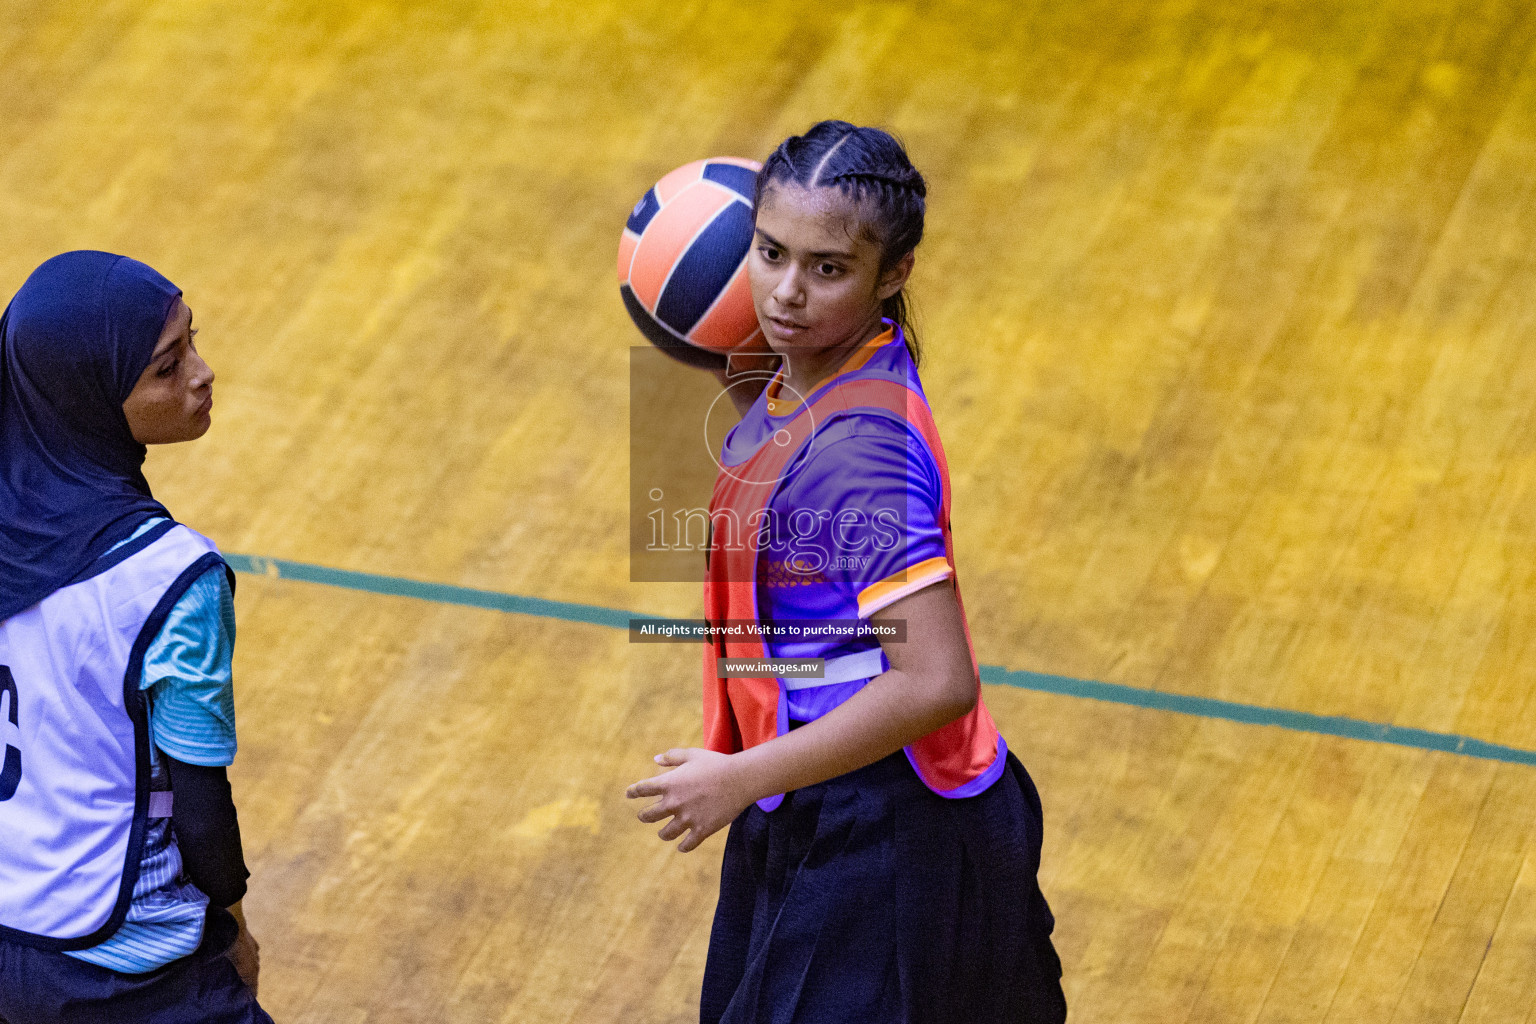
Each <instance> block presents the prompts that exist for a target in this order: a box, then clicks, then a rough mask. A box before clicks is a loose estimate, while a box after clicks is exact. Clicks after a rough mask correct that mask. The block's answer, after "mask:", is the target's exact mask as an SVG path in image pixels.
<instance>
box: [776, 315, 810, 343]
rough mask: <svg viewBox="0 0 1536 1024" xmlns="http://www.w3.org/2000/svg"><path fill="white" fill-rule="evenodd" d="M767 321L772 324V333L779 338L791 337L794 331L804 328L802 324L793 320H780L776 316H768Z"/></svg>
mask: <svg viewBox="0 0 1536 1024" xmlns="http://www.w3.org/2000/svg"><path fill="white" fill-rule="evenodd" d="M768 323H769V324H771V325H772V327H773V330H774V333H775V334H777V335H778V336H779V337H781V338H788V337H792V336H793V335H794V334H795V333H796V332H798V331H803V330H805V325H804V324H797V323H795V322H794V321H793V320H781V319H779V318H778V317H776V316H770V317H769V318H768Z"/></svg>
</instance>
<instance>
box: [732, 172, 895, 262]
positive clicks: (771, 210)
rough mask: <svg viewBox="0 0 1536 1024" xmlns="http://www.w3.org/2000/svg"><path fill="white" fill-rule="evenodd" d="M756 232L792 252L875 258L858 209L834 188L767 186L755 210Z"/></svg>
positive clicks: (788, 184)
mask: <svg viewBox="0 0 1536 1024" xmlns="http://www.w3.org/2000/svg"><path fill="white" fill-rule="evenodd" d="M757 228H758V230H759V231H762V232H763V233H764V234H767V235H770V236H772V238H773V240H774V241H776V242H778V243H779V244H781V245H783V246H786V247H787V248H788V249H790V250H791V251H796V252H798V251H805V252H846V253H850V254H852V255H854V256H855V257H860V256H865V255H871V254H873V255H878V246H876V245H875V243H874V242H873V241H871V240H870V239H869V237H868V232H866V231H865V230H864V222H863V218H862V217H861V216H860V215H859V208H858V206H857V205H856V204H855V203H854V202H853V200H852V199H850V198H848V197H847V196H845V195H844V194H843V193H842V191H841V190H839V189H837V188H833V187H820V188H806V187H804V186H802V185H796V184H792V183H785V182H775V183H773V184H772V185H769V186H767V187H766V188H764V189H763V194H762V197H761V200H760V201H759V203H758V207H757Z"/></svg>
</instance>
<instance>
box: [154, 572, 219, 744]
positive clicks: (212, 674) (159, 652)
mask: <svg viewBox="0 0 1536 1024" xmlns="http://www.w3.org/2000/svg"><path fill="white" fill-rule="evenodd" d="M234 653H235V599H234V593H233V592H232V591H231V590H230V587H229V580H228V578H227V577H226V576H225V574H224V568H223V566H215V567H213V568H211V569H209V570H208V571H207V572H205V573H203V575H201V576H199V577H198V578H197V579H196V580H194V581H193V583H192V585H191V586H190V587H188V588H187V591H186V593H184V594H182V596H181V598H180V599H179V600H178V601H177V602H176V604H175V606H174V607H172V608H171V613H170V615H169V616H167V618H166V620H165V625H164V626H162V627H161V629H160V633H159V634H158V635H157V636H156V637H155V639H154V642H153V643H151V644H150V646H149V650H148V651H147V652H146V653H145V655H144V674H143V677H142V680H141V682H140V687H141V688H142V689H144V690H146V691H147V696H148V698H149V732H150V738H151V740H152V741H153V743H154V746H156V747H158V748H159V749H160V750H163V751H165V752H166V753H167V754H169V755H170V756H171V757H174V758H175V759H176V760H178V761H182V762H185V763H186V764H195V765H202V766H205V767H220V766H226V765H229V764H232V763H233V762H234V760H235V747H236V744H235V689H234V675H233V672H232V668H231V665H232V661H233V658H234Z"/></svg>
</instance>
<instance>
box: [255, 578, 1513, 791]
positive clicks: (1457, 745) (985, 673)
mask: <svg viewBox="0 0 1536 1024" xmlns="http://www.w3.org/2000/svg"><path fill="white" fill-rule="evenodd" d="M224 559H225V561H227V562H228V563H229V566H230V568H232V569H234V570H235V572H238V573H248V574H251V575H255V576H267V577H273V578H278V579H285V580H296V581H298V582H302V583H319V584H322V585H324V586H328V587H342V588H344V589H346V590H360V591H364V592H366V593H370V594H386V595H389V596H391V597H414V598H417V599H419V600H422V601H434V602H436V603H438V604H452V605H460V606H463V607H466V608H484V609H488V610H490V611H498V612H510V613H512V614H515V615H533V616H537V617H539V618H545V619H558V620H560V621H562V622H582V623H586V624H588V625H592V626H605V627H607V628H609V629H628V628H629V620H630V619H632V618H654V616H647V615H643V614H641V613H639V612H627V611H623V610H622V609H619V608H605V607H602V606H601V605H593V604H575V603H573V602H570V601H550V600H546V599H544V598H541V597H523V596H521V595H519V594H503V593H501V592H499V591H495V590H475V589H473V588H471V587H455V586H450V585H449V584H446V583H423V582H421V581H420V580H410V579H403V578H401V577H399V576H380V575H377V574H375V573H371V572H354V571H352V570H350V569H331V568H327V567H326V566H323V565H310V564H309V563H307V562H290V561H287V560H286V559H281V558H263V557H261V556H260V555H235V554H231V555H225V556H224ZM981 681H982V682H984V683H994V684H997V685H1000V686H1014V687H1018V688H1019V689H1022V690H1036V691H1038V692H1041V693H1055V694H1060V695H1062V696H1067V697H1085V698H1087V699H1089V700H1101V701H1107V702H1109V703H1111V704H1124V705H1129V706H1131V707H1138V708H1150V709H1152V710H1154V711H1172V712H1175V713H1177V714H1181V715H1195V716H1197V717H1200V718H1219V719H1223V720H1225V721H1228V722H1241V723H1243V724H1244V725H1271V726H1278V727H1279V728H1281V729H1291V730H1294V731H1296V732H1310V733H1318V734H1321V735H1324V736H1341V737H1344V738H1345V739H1352V740H1369V741H1371V742H1373V743H1390V744H1392V745H1394V746H1399V747H1412V748H1414V749H1416V750H1435V751H1441V752H1443V753H1447V754H1461V755H1464V756H1466V757H1478V758H1483V759H1484V760H1488V761H1506V762H1509V763H1511V764H1524V765H1532V766H1536V751H1533V750H1521V749H1520V748H1518V747H1506V746H1502V745H1501V744H1498V743H1487V742H1485V741H1483V740H1479V739H1474V738H1472V737H1470V736H1457V735H1454V734H1452V733H1443V732H1430V731H1429V730H1427V729H1409V728H1405V727H1403V726H1399V725H1387V724H1384V723H1381V722H1362V721H1360V720H1359V719H1355V718H1341V717H1338V716H1335V715H1314V714H1310V713H1308V712H1305V711H1288V710H1286V709H1284V708H1266V707H1261V706H1258V705H1255V704H1237V703H1234V702H1232V701H1225V700H1216V699H1214V698H1212V697H1191V696H1187V695H1185V694H1180V693H1165V692H1163V691H1160V690H1143V689H1139V688H1137V687H1134V686H1121V685H1119V684H1118V683H1098V682H1094V681H1092V680H1088V679H1072V678H1069V677H1067V676H1053V675H1046V674H1045V673H1041V672H1027V671H1023V670H1020V669H1010V668H1003V667H1002V666H999V665H983V666H981Z"/></svg>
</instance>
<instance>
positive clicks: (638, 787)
mask: <svg viewBox="0 0 1536 1024" xmlns="http://www.w3.org/2000/svg"><path fill="white" fill-rule="evenodd" d="M665 778H666V776H665V775H658V776H656V777H655V778H654V779H641V780H640V781H639V782H635V783H631V784H630V787H629V788H628V789H626V790H625V791H624V795H625V796H626V797H628V798H629V799H631V800H638V799H639V798H640V797H643V796H661V794H662V793H663V792H665V789H664V787H662V786H661V785H660V782H661V780H662V779H665Z"/></svg>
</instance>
